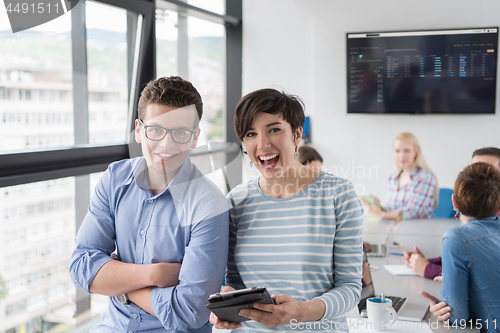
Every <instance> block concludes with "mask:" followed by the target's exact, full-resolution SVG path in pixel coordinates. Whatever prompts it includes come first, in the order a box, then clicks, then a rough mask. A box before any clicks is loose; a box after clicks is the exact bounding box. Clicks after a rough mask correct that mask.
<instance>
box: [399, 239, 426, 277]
mask: <svg viewBox="0 0 500 333" xmlns="http://www.w3.org/2000/svg"><path fill="white" fill-rule="evenodd" d="M413 249H414V252H411V251H404V252H403V261H404V262H405V264H406V267H408V268H411V269H412V271H414V272H415V273H417V274H418V275H419V276H422V277H423V276H424V273H425V267H427V265H428V264H429V261H428V260H427V259H425V256H424V254H423V253H422V252H420V250H419V249H418V247H417V246H416V245H414V246H413Z"/></svg>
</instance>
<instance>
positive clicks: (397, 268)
mask: <svg viewBox="0 0 500 333" xmlns="http://www.w3.org/2000/svg"><path fill="white" fill-rule="evenodd" d="M384 268H385V269H387V270H388V271H389V273H391V274H392V275H417V273H415V272H414V271H412V270H411V268H408V267H406V266H405V265H384Z"/></svg>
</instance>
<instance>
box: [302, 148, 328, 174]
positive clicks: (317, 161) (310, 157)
mask: <svg viewBox="0 0 500 333" xmlns="http://www.w3.org/2000/svg"><path fill="white" fill-rule="evenodd" d="M298 153H299V162H300V163H302V165H304V166H306V167H308V168H310V169H314V170H320V171H321V168H322V167H323V157H321V155H320V154H319V153H318V152H317V151H316V149H314V148H313V147H311V146H307V145H304V146H300V147H299V148H298Z"/></svg>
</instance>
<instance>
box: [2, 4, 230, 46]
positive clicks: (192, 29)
mask: <svg viewBox="0 0 500 333" xmlns="http://www.w3.org/2000/svg"><path fill="white" fill-rule="evenodd" d="M0 1H1V5H0V31H5V30H11V27H10V22H9V18H8V16H7V12H6V11H5V3H4V0H0ZM188 2H189V3H190V4H192V5H195V6H196V5H199V6H203V8H204V9H207V10H212V11H214V12H218V13H221V12H222V11H223V4H224V1H223V0H208V1H207V0H203V1H201V0H189V1H188ZM86 12H87V28H89V29H93V28H98V29H104V30H109V31H116V32H126V16H125V11H124V10H121V9H118V8H111V7H110V6H107V5H103V4H98V3H93V2H91V1H87V7H86ZM188 20H189V21H188V26H189V35H190V36H222V35H223V33H224V27H223V26H222V25H220V24H215V23H212V22H206V21H203V20H200V19H196V18H191V17H190V18H189V19H188ZM176 23H177V15H173V13H172V12H170V13H169V15H167V16H166V17H165V18H164V22H158V25H157V33H156V34H157V38H160V39H169V40H175V39H176V38H177V30H176V29H175V24H176ZM70 29H71V14H70V12H68V13H67V14H64V15H61V16H59V17H58V18H56V19H54V20H52V21H49V22H47V23H45V24H42V25H39V26H37V27H33V28H31V29H29V30H27V31H26V32H28V33H29V32H30V31H38V32H45V33H61V32H68V31H70Z"/></svg>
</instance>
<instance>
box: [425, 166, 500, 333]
mask: <svg viewBox="0 0 500 333" xmlns="http://www.w3.org/2000/svg"><path fill="white" fill-rule="evenodd" d="M452 201H453V207H454V209H456V210H458V211H460V219H461V220H462V222H463V224H464V225H462V226H459V227H456V228H452V229H450V230H448V231H447V232H446V233H445V235H444V237H443V251H442V262H443V284H442V286H441V301H442V303H446V304H447V305H448V306H449V307H450V308H451V311H450V310H448V311H450V313H449V314H446V316H444V314H441V315H442V316H443V317H442V318H441V316H439V317H438V318H440V320H446V319H448V320H449V322H450V324H451V325H458V326H465V325H466V322H467V321H468V320H469V319H470V318H473V320H472V321H471V323H472V324H473V325H477V326H480V328H481V332H498V328H497V327H496V325H497V323H496V321H494V320H496V319H498V318H500V303H499V302H498V299H500V285H499V284H498V281H497V279H498V276H500V257H499V256H498V253H500V218H499V217H498V216H497V215H498V213H499V211H500V172H499V171H498V170H497V169H496V168H495V167H494V166H493V165H491V164H488V163H484V162H477V163H473V164H471V165H469V166H468V167H466V168H465V169H464V170H463V171H462V172H460V173H459V175H458V177H457V180H456V181H455V185H454V193H453V195H452ZM440 304H441V303H440ZM436 310H437V309H436V307H435V306H431V312H433V314H434V315H435V316H436V315H437V314H438V313H437V312H436Z"/></svg>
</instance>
